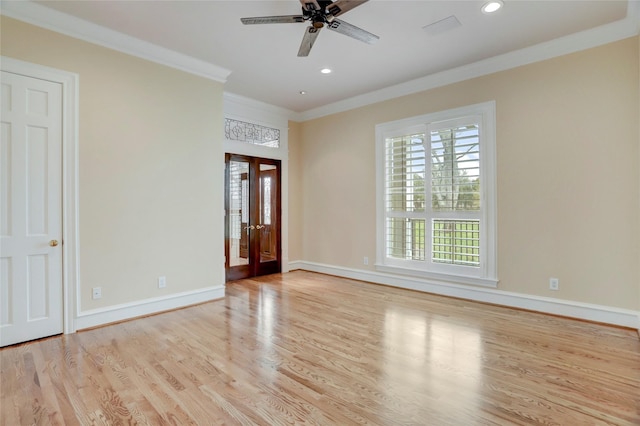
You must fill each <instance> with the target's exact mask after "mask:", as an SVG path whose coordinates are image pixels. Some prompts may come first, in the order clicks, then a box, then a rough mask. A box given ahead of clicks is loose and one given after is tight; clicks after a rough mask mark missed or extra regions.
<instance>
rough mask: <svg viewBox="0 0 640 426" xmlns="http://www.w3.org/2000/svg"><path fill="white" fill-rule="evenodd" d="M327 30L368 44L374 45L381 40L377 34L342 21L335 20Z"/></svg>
mask: <svg viewBox="0 0 640 426" xmlns="http://www.w3.org/2000/svg"><path fill="white" fill-rule="evenodd" d="M327 28H329V29H330V30H331V31H335V32H337V33H340V34H344V35H346V36H349V37H351V38H355V39H356V40H360V41H364V42H365V43H367V44H373V43H375V42H376V41H378V40H379V39H380V37H378V36H377V35H375V34H371V33H370V32H369V31H365V30H363V29H362V28H359V27H356V26H355V25H351V24H350V23H348V22H344V21H341V20H340V19H334V20H333V21H331V22H330V23H329V24H328V25H327Z"/></svg>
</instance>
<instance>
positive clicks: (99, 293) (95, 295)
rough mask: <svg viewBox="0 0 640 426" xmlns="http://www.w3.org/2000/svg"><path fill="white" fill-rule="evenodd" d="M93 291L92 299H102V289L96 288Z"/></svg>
mask: <svg viewBox="0 0 640 426" xmlns="http://www.w3.org/2000/svg"><path fill="white" fill-rule="evenodd" d="M92 290H93V293H92V298H93V299H94V300H95V299H100V298H102V287H94V288H93V289H92Z"/></svg>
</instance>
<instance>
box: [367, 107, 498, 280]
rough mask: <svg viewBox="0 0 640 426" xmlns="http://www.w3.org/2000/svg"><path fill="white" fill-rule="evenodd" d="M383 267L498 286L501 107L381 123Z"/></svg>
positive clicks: (379, 266) (378, 131)
mask: <svg viewBox="0 0 640 426" xmlns="http://www.w3.org/2000/svg"><path fill="white" fill-rule="evenodd" d="M376 144H377V147H376V154H377V175H378V177H377V197H378V203H377V204H378V206H377V244H378V255H377V261H376V267H377V269H379V270H382V271H385V272H394V273H409V274H412V275H420V276H424V277H426V278H432V279H435V280H441V281H447V282H454V283H462V284H477V285H485V286H492V287H495V286H496V285H497V277H496V275H497V272H496V271H497V262H496V225H495V223H496V218H495V216H496V178H495V103H494V102H486V103H483V104H478V105H472V106H469V107H463V108H457V109H454V110H448V111H443V112H438V113H433V114H427V115H423V116H419V117H413V118H409V119H405V120H400V121H394V122H390V123H385V124H380V125H378V126H376Z"/></svg>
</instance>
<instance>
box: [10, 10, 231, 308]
mask: <svg viewBox="0 0 640 426" xmlns="http://www.w3.org/2000/svg"><path fill="white" fill-rule="evenodd" d="M1 25H2V55H4V56H8V57H12V58H16V59H20V60H24V61H28V62H32V63H36V64H41V65H46V66H49V67H54V68H58V69H62V70H67V71H71V72H74V73H77V74H79V81H80V83H79V105H80V113H79V116H80V117H79V118H80V120H79V123H80V124H79V182H80V193H79V211H80V213H79V218H80V219H79V222H80V223H79V225H80V226H79V234H80V253H79V255H80V283H81V288H80V300H81V304H80V307H79V310H81V311H86V310H89V309H93V308H100V307H106V306H110V305H116V304H121V303H126V302H134V301H139V300H142V299H147V298H152V297H159V296H164V295H167V294H170V293H178V292H183V291H189V290H194V289H201V288H204V287H209V286H219V285H222V284H224V283H223V282H221V278H222V277H223V276H224V273H223V256H224V252H223V242H224V234H223V229H222V228H223V227H222V221H223V218H222V211H223V209H222V201H223V181H222V178H223V174H222V160H221V159H222V158H223V157H222V91H223V85H222V84H221V83H216V82H213V81H210V80H207V79H204V78H200V77H196V76H193V75H190V74H187V73H184V72H181V71H177V70H174V69H171V68H168V67H165V66H161V65H157V64H154V63H151V62H148V61H145V60H142V59H138V58H134V57H131V56H128V55H125V54H122V53H119V52H116V51H113V50H109V49H106V48H103V47H100V46H96V45H93V44H89V43H86V42H83V41H80V40H77V39H73V38H70V37H66V36H64V35H61V34H58V33H54V32H51V31H47V30H44V29H42V28H38V27H34V26H31V25H28V24H25V23H23V22H20V21H16V20H12V19H9V18H6V17H4V16H3V17H2V21H1ZM161 275H164V276H166V277H167V288H166V289H162V290H160V289H158V288H157V277H158V276H161ZM95 286H101V287H102V295H103V297H102V299H101V300H91V288H92V287H95Z"/></svg>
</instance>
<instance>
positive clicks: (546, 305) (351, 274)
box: [289, 261, 640, 334]
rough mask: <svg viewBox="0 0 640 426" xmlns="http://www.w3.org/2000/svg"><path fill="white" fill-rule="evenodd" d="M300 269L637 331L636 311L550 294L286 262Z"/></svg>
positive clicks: (639, 313)
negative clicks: (510, 290)
mask: <svg viewBox="0 0 640 426" xmlns="http://www.w3.org/2000/svg"><path fill="white" fill-rule="evenodd" d="M296 269H302V270H306V271H311V272H320V273H323V274H329V275H336V276H339V277H344V278H351V279H355V280H361V281H368V282H372V283H376V284H383V285H389V286H393V287H399V288H406V289H410V290H418V291H423V292H426V293H434V294H439V295H442V296H451V297H458V298H461V299H467V300H474V301H477V302H485V303H493V304H496V305H502V306H508V307H511V308H519V309H527V310H531V311H536V312H542V313H546V314H552V315H561V316H564V317H569V318H576V319H582V320H587V321H595V322H600V323H604V324H611V325H616V326H622V327H629V328H633V329H636V330H638V333H639V334H640V311H634V310H630V309H620V308H614V307H610V306H603V305H594V304H589V303H582V302H575V301H570V300H562V299H554V298H551V297H541V296H533V295H528V294H522V293H513V292H507V291H501V290H495V289H491V288H485V287H471V286H464V285H456V284H449V283H443V282H435V281H429V280H424V279H420V278H414V277H408V276H400V275H391V274H385V273H380V272H375V271H363V270H358V269H351V268H343V267H340V266H331V265H324V264H320V263H315V262H305V261H293V262H289V270H291V271H293V270H296Z"/></svg>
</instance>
